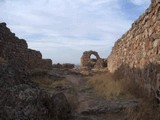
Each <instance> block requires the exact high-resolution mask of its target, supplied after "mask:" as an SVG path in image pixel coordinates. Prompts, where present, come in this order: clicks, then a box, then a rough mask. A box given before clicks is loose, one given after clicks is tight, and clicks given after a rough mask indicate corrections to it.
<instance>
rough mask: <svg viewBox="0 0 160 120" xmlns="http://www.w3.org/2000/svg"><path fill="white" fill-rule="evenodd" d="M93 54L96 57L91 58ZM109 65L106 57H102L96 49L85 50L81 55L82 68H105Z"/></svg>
mask: <svg viewBox="0 0 160 120" xmlns="http://www.w3.org/2000/svg"><path fill="white" fill-rule="evenodd" d="M91 55H95V57H96V59H91ZM104 67H107V63H106V60H105V59H102V58H100V56H99V55H98V53H97V52H96V51H92V50H90V51H85V52H84V53H83V55H82V57H81V68H87V69H92V68H97V69H100V68H104Z"/></svg>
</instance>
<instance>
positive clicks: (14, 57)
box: [0, 23, 52, 69]
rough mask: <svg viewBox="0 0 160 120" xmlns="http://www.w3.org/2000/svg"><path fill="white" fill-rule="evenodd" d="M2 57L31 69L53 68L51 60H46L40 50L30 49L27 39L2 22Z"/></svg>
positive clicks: (0, 46)
mask: <svg viewBox="0 0 160 120" xmlns="http://www.w3.org/2000/svg"><path fill="white" fill-rule="evenodd" d="M0 57H2V58H4V59H5V60H6V61H8V62H10V63H11V64H14V65H17V66H19V67H20V66H22V67H24V68H29V69H49V68H52V61H51V60H44V59H42V55H41V53H40V52H39V51H35V50H31V49H28V45H27V43H26V41H25V40H23V39H19V38H18V37H16V36H15V34H14V33H12V32H11V31H10V29H9V28H7V27H6V24H5V23H1V24H0Z"/></svg>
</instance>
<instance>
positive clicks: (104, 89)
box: [88, 73, 135, 99]
mask: <svg viewBox="0 0 160 120" xmlns="http://www.w3.org/2000/svg"><path fill="white" fill-rule="evenodd" d="M130 82H131V81H125V80H124V79H121V80H114V79H113V76H112V75H111V74H110V73H105V74H104V73H103V74H98V75H95V76H93V77H91V78H89V80H88V84H89V85H90V86H91V87H93V88H94V89H95V91H96V93H97V95H99V96H101V97H103V98H107V99H121V98H132V96H133V95H132V94H130V92H129V89H130V86H131V84H132V85H133V84H135V83H130ZM134 86H135V85H134ZM131 89H132V88H131Z"/></svg>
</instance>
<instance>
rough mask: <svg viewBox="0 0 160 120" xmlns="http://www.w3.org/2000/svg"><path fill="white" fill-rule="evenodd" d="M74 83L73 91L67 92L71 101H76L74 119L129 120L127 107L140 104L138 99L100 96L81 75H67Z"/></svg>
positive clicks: (130, 107) (67, 78)
mask: <svg viewBox="0 0 160 120" xmlns="http://www.w3.org/2000/svg"><path fill="white" fill-rule="evenodd" d="M65 77H66V80H67V81H69V82H71V83H72V87H73V89H74V94H73V93H68V92H67V93H65V94H66V96H67V98H69V97H70V96H72V99H68V100H69V102H70V103H71V105H72V103H75V104H74V105H75V106H74V109H73V111H72V115H73V118H72V120H127V116H126V114H125V112H124V110H125V109H127V108H128V109H133V108H135V107H136V106H137V105H138V102H137V101H136V100H121V101H120V100H119V101H111V100H104V99H101V98H98V97H97V96H96V95H95V94H94V90H93V89H92V88H89V87H88V86H87V84H86V80H85V79H84V78H83V77H81V76H79V75H66V76H65Z"/></svg>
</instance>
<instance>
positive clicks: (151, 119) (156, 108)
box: [88, 73, 160, 120]
mask: <svg viewBox="0 0 160 120" xmlns="http://www.w3.org/2000/svg"><path fill="white" fill-rule="evenodd" d="M88 84H89V85H90V86H91V87H93V88H94V89H95V91H96V93H97V95H99V96H101V97H103V98H106V99H116V100H118V99H131V98H137V99H138V100H139V101H140V105H139V107H137V108H136V109H131V110H129V109H128V110H126V111H125V112H126V113H127V115H128V117H129V118H128V119H129V120H160V114H159V113H160V105H158V104H157V101H156V100H155V99H154V97H151V96H148V94H147V92H146V91H145V89H143V88H142V87H140V86H139V84H137V83H136V82H134V80H130V79H128V78H125V76H122V74H114V75H112V74H110V73H106V74H99V75H95V76H93V77H91V78H89V80H88Z"/></svg>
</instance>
